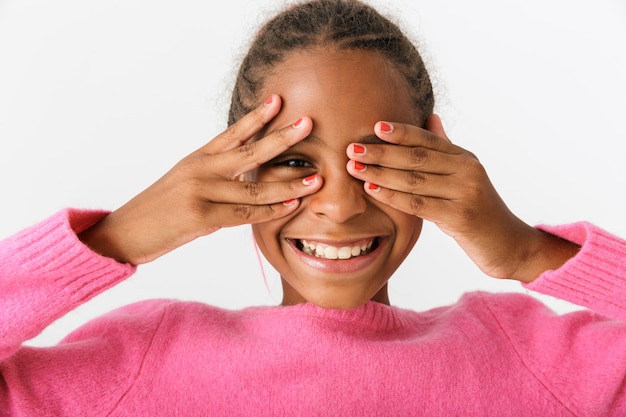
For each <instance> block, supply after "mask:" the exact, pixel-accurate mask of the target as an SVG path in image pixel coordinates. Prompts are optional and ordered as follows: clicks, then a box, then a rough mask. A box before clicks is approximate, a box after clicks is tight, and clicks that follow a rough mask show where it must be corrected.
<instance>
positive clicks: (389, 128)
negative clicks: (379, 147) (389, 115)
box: [379, 122, 393, 133]
mask: <svg viewBox="0 0 626 417" xmlns="http://www.w3.org/2000/svg"><path fill="white" fill-rule="evenodd" d="M379 128H380V131H381V132H383V133H390V132H393V125H392V124H389V123H386V122H380V125H379Z"/></svg>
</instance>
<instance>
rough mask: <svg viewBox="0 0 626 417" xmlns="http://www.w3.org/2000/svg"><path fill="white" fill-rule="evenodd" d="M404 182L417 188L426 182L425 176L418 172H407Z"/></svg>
mask: <svg viewBox="0 0 626 417" xmlns="http://www.w3.org/2000/svg"><path fill="white" fill-rule="evenodd" d="M406 182H407V184H408V185H410V186H413V187H419V186H421V185H423V184H424V183H425V182H426V176H425V175H424V174H422V173H421V172H418V171H409V172H407V174H406Z"/></svg>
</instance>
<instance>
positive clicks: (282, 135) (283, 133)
mask: <svg viewBox="0 0 626 417" xmlns="http://www.w3.org/2000/svg"><path fill="white" fill-rule="evenodd" d="M289 131H291V129H290V128H288V127H287V128H283V129H278V130H277V131H276V132H275V133H274V134H275V135H276V137H277V138H278V139H279V141H280V142H281V143H282V142H289V138H290V136H289V133H288V132H289Z"/></svg>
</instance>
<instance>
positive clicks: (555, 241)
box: [510, 228, 580, 284]
mask: <svg viewBox="0 0 626 417" xmlns="http://www.w3.org/2000/svg"><path fill="white" fill-rule="evenodd" d="M533 231H534V232H533V238H532V239H531V243H530V249H529V250H528V251H527V252H526V253H527V256H526V257H525V259H524V260H523V261H522V262H520V267H519V268H518V269H517V271H516V272H515V273H514V274H513V275H512V276H511V277H510V278H511V279H514V280H517V281H520V282H524V283H527V284H528V283H531V282H533V281H534V280H536V279H537V278H539V276H541V274H543V273H544V272H546V271H549V270H557V269H559V268H560V267H562V266H563V265H564V264H565V263H566V262H567V261H568V260H570V259H571V258H573V257H574V256H575V255H576V254H577V253H578V251H579V250H580V246H579V245H577V244H575V243H573V242H570V241H569V240H566V239H563V238H560V237H558V236H556V235H553V234H550V233H548V232H545V231H542V230H539V229H536V228H533Z"/></svg>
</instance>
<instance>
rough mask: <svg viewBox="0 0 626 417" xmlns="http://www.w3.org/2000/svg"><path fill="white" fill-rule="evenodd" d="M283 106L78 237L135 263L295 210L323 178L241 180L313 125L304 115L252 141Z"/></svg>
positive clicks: (234, 130)
mask: <svg viewBox="0 0 626 417" xmlns="http://www.w3.org/2000/svg"><path fill="white" fill-rule="evenodd" d="M280 108H281V100H280V97H278V96H276V95H274V96H272V97H271V99H268V101H267V102H266V103H265V104H264V105H262V106H260V107H259V108H257V109H255V110H253V111H252V112H251V113H250V114H248V115H246V116H245V117H243V118H242V119H241V120H240V121H239V122H237V123H236V124H234V125H233V126H231V127H230V128H228V129H227V130H226V131H225V132H223V133H221V134H220V135H218V136H217V137H216V138H214V139H213V140H212V141H210V142H209V143H207V144H206V145H205V146H203V147H202V148H200V149H198V150H197V151H195V152H193V153H192V154H190V155H189V156H187V157H186V158H184V159H183V160H181V161H180V162H179V163H178V164H176V166H174V167H173V168H172V169H171V170H170V171H169V172H168V173H167V174H165V175H164V176H163V177H162V178H161V179H159V180H158V181H157V182H155V183H154V184H152V185H151V186H150V187H149V188H147V189H146V190H145V191H143V192H142V193H141V194H139V195H137V196H136V197H135V198H133V199H132V200H131V201H129V202H128V203H126V204H125V205H124V206H122V207H121V208H119V209H118V210H116V211H114V212H113V213H111V214H109V215H108V216H106V217H105V218H104V219H102V220H101V221H100V222H99V223H97V224H96V225H94V226H92V227H91V228H89V229H87V230H86V231H85V232H83V233H81V234H80V236H79V237H80V239H81V240H83V242H85V243H86V244H87V245H89V246H90V247H91V248H92V249H94V250H95V251H97V252H99V253H101V254H102V255H105V256H109V257H113V258H115V259H117V260H118V261H121V262H128V263H131V264H135V265H136V264H141V263H146V262H149V261H151V260H154V259H156V258H157V257H159V256H161V255H163V254H165V253H167V252H169V251H171V250H173V249H175V248H177V247H179V246H181V245H183V244H185V243H187V242H190V241H191V240H193V239H195V238H197V237H199V236H203V235H208V234H210V233H213V232H215V231H216V230H218V229H220V228H222V227H227V226H236V225H240V224H245V223H257V222H264V221H268V220H272V219H276V218H279V217H283V216H286V215H288V214H289V213H291V212H293V211H294V210H295V209H296V208H297V207H298V205H299V200H298V199H299V198H300V197H303V196H305V195H308V194H311V193H313V192H315V191H317V190H318V189H319V187H320V186H321V182H322V181H321V179H320V178H314V179H309V180H308V181H303V180H300V179H298V180H292V181H285V182H271V183H260V182H252V181H243V174H245V173H246V172H248V171H250V170H253V169H255V168H257V167H258V166H260V165H261V164H263V163H265V162H267V161H269V160H271V159H272V158H274V157H275V156H277V155H278V154H280V153H282V152H284V151H285V150H286V149H288V148H289V147H290V146H292V145H294V144H295V143H297V142H299V141H300V140H302V139H304V138H305V137H307V136H308V135H309V134H310V132H311V129H312V121H311V119H309V118H302V119H300V120H299V121H298V122H297V123H294V124H293V125H289V126H286V127H283V128H282V129H278V130H276V131H274V132H273V133H271V134H269V135H268V136H266V137H264V138H262V139H260V140H257V141H254V140H251V139H253V138H255V136H258V135H259V134H260V132H261V131H262V129H263V128H264V126H265V125H266V124H267V123H268V122H269V121H270V120H272V119H273V118H274V117H275V116H276V115H277V114H278V113H279V111H280ZM283 202H285V203H283Z"/></svg>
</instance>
